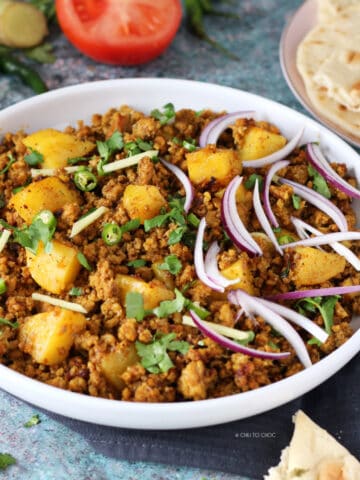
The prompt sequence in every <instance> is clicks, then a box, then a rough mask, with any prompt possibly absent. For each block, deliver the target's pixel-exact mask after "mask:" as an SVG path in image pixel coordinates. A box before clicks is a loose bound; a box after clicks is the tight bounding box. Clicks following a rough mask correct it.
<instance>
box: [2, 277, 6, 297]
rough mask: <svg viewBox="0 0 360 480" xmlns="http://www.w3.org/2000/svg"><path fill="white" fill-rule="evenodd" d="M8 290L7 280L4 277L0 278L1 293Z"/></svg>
mask: <svg viewBox="0 0 360 480" xmlns="http://www.w3.org/2000/svg"><path fill="white" fill-rule="evenodd" d="M6 290H7V287H6V283H5V280H4V279H3V278H0V295H2V294H3V293H5V292H6Z"/></svg>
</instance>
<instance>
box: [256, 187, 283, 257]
mask: <svg viewBox="0 0 360 480" xmlns="http://www.w3.org/2000/svg"><path fill="white" fill-rule="evenodd" d="M253 203H254V210H255V213H256V216H257V218H258V220H259V222H260V225H261V227H262V228H263V230H264V232H265V233H266V235H267V236H268V237H269V238H270V240H271V243H272V244H273V245H274V247H275V248H276V250H277V251H278V252H279V253H280V255H283V254H284V253H283V251H282V249H281V248H280V245H279V243H278V241H277V239H276V237H275V234H274V232H273V229H272V228H271V225H270V222H269V220H268V219H267V218H266V215H265V212H264V209H263V207H262V205H261V200H260V193H259V181H258V179H256V180H255V186H254V194H253Z"/></svg>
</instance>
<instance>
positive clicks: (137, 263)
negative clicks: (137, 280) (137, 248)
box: [127, 258, 146, 268]
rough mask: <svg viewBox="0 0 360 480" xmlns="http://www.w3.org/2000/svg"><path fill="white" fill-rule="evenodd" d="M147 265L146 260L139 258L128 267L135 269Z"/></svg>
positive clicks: (129, 263)
mask: <svg viewBox="0 0 360 480" xmlns="http://www.w3.org/2000/svg"><path fill="white" fill-rule="evenodd" d="M145 265H146V260H143V259H142V258H138V259H136V260H132V261H131V262H128V263H127V266H128V267H133V268H140V267H145Z"/></svg>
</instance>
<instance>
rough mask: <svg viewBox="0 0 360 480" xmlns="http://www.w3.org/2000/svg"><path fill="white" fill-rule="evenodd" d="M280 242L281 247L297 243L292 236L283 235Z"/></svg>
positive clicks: (279, 239)
mask: <svg viewBox="0 0 360 480" xmlns="http://www.w3.org/2000/svg"><path fill="white" fill-rule="evenodd" d="M278 242H279V245H286V244H287V243H292V242H295V239H294V237H292V236H291V235H281V236H280V237H279V238H278Z"/></svg>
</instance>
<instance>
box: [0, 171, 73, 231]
mask: <svg viewBox="0 0 360 480" xmlns="http://www.w3.org/2000/svg"><path fill="white" fill-rule="evenodd" d="M79 198H80V197H79V194H78V192H76V191H75V190H72V189H71V188H70V187H68V186H67V185H66V184H65V183H64V182H62V181H61V180H60V179H59V178H57V177H48V178H44V179H43V180H40V181H38V182H33V183H30V185H28V186H27V187H24V188H23V189H22V190H20V192H18V193H15V194H14V195H13V196H12V197H11V199H10V202H9V206H12V207H14V209H15V210H16V212H17V213H18V214H19V215H20V217H21V218H22V219H23V220H25V222H26V223H28V224H30V223H31V221H32V219H33V218H34V216H35V215H36V214H38V213H39V212H41V210H51V211H52V212H56V211H57V210H61V209H62V208H63V207H64V205H66V204H67V203H78V202H79V201H80V200H79Z"/></svg>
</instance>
